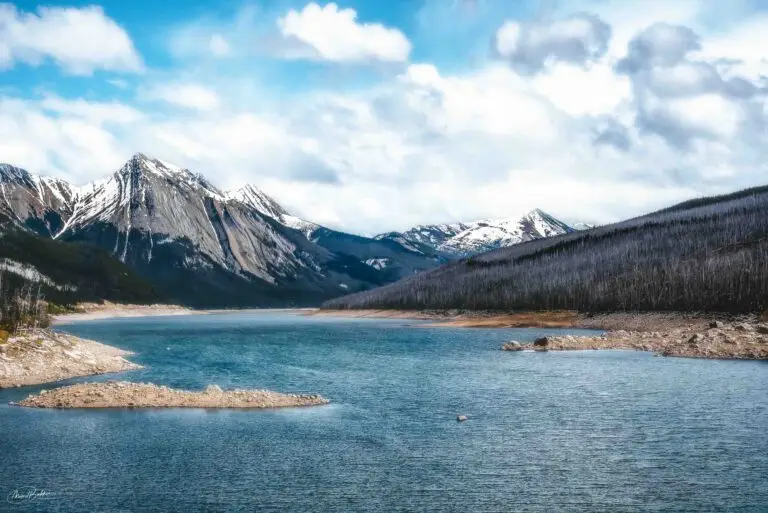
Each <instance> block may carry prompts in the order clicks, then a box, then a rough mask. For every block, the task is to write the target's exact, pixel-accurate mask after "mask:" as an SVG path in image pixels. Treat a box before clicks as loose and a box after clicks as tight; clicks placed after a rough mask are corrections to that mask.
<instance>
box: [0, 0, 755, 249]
mask: <svg viewBox="0 0 768 513" xmlns="http://www.w3.org/2000/svg"><path fill="white" fill-rule="evenodd" d="M53 1H54V2H55V1H56V0H53ZM767 48H768V0H664V1H661V0H539V1H533V0H349V1H347V0H339V1H338V2H335V3H333V2H324V1H321V2H307V1H306V0H304V1H294V0H256V1H252V2H240V1H231V0H219V1H218V2H212V1H202V0H184V1H181V0H165V1H163V2H157V1H148V0H134V1H131V2H125V1H123V0H120V1H112V0H110V1H103V2H101V3H98V4H95V3H90V2H79V1H75V2H70V3H66V4H57V3H46V4H37V3H35V2H26V1H25V2H17V3H0V162H7V163H10V164H13V165H16V166H19V167H23V168H25V169H27V170H29V171H30V172H33V173H37V174H42V175H50V176H56V177H60V178H64V179H67V180H69V181H71V182H73V183H75V184H85V183H87V182H89V181H91V180H95V179H100V178H104V177H106V176H107V175H108V174H109V173H111V172H113V171H115V170H117V169H119V168H120V167H121V166H122V164H123V163H124V162H125V161H126V160H128V159H129V158H130V157H131V155H133V154H135V153H137V152H142V153H145V154H147V155H149V156H151V157H155V158H160V159H162V160H165V161H169V162H173V163H174V164H177V165H180V166H183V167H186V168H189V169H190V170H192V171H194V172H197V173H201V174H203V175H204V176H206V177H207V178H208V179H209V180H210V181H212V182H213V183H214V184H216V185H217V186H218V187H219V188H221V189H225V190H226V189H233V188H237V187H240V186H242V185H244V184H246V183H250V184H254V185H256V186H258V187H260V188H261V189H263V190H264V191H266V192H267V193H268V194H270V195H272V196H273V197H274V198H275V199H277V200H278V201H279V202H280V203H282V204H283V205H284V206H285V207H286V208H287V209H288V210H289V211H291V212H292V213H294V214H295V215H299V216H301V217H304V218H306V219H309V220H312V221H314V222H318V223H321V224H325V225H327V226H330V227H333V228H337V229H343V230H347V231H351V232H355V233H362V234H375V233H379V232H383V231H389V230H402V229H407V228H409V227H411V226H413V225H416V224H427V223H441V222H453V221H469V220H474V219H480V218H498V217H515V216H518V215H520V214H522V213H523V212H526V211H528V210H531V209H533V208H541V209H543V210H545V211H547V212H549V213H551V214H553V215H555V216H557V217H560V218H561V219H563V220H565V221H568V222H578V221H583V222H590V223H600V224H602V223H609V222H613V221H617V220H620V219H624V218H628V217H632V216H635V215H640V214H643V213H646V212H649V211H652V210H655V209H658V208H661V207H664V206H668V205H670V204H673V203H676V202H679V201H683V200H686V199H689V198H692V197H697V196H701V195H711V194H716V193H722V192H729V191H734V190H738V189H740V188H745V187H749V186H754V185H763V184H766V183H768V158H766V157H768V130H767V128H768V108H767V106H768V104H767V102H766V100H767V98H768V78H767V77H768V51H766V49H767Z"/></svg>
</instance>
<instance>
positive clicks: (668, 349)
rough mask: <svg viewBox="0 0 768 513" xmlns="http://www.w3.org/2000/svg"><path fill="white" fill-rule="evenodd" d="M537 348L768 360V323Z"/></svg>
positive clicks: (619, 334)
mask: <svg viewBox="0 0 768 513" xmlns="http://www.w3.org/2000/svg"><path fill="white" fill-rule="evenodd" d="M525 347H526V346H524V345H521V344H520V343H518V342H515V341H511V342H508V343H506V344H504V345H503V346H502V350H504V351H521V350H523V349H524V348H525ZM528 347H530V348H531V349H533V350H536V351H579V350H590V349H630V350H637V351H649V352H653V353H656V354H659V355H661V356H679V357H687V358H710V359H741V360H766V359H768V324H764V323H757V322H722V321H712V322H711V323H710V324H709V325H708V327H703V328H702V327H700V326H695V325H691V326H682V327H676V328H670V329H665V330H664V331H626V330H616V331H609V332H607V333H606V334H605V335H604V336H598V337H577V336H572V335H565V336H548V337H541V338H538V339H536V341H535V342H534V343H533V345H532V346H528Z"/></svg>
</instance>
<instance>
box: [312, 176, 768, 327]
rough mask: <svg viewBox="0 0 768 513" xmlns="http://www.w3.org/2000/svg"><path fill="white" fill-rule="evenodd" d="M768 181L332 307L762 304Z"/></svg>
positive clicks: (749, 308) (765, 297)
mask: <svg viewBox="0 0 768 513" xmlns="http://www.w3.org/2000/svg"><path fill="white" fill-rule="evenodd" d="M766 262H768V187H759V188H754V189H748V190H744V191H740V192H736V193H733V194H729V195H725V196H717V197H712V198H700V199H695V200H691V201H688V202H685V203H681V204H679V205H675V206H673V207H670V208H667V209H664V210H661V211H659V212H655V213H652V214H648V215H646V216H643V217H638V218H635V219H630V220H628V221H624V222H620V223H616V224H611V225H605V226H600V227H597V228H593V229H591V230H586V231H578V232H574V231H571V232H567V233H564V234H562V235H558V236H555V237H550V238H545V239H537V240H531V241H528V242H524V243H522V244H517V245H514V246H511V247H507V248H502V249H499V250H496V251H491V252H488V253H483V254H479V255H475V256H472V257H469V258H465V259H462V260H459V261H455V262H451V263H449V264H446V265H444V266H441V267H438V268H436V269H432V270H429V271H426V272H424V273H421V274H419V275H417V276H413V277H410V278H406V279H403V280H401V281H399V282H397V283H394V284H391V285H387V286H384V287H381V288H379V289H374V290H370V291H365V292H361V293H358V294H352V295H349V296H346V297H342V298H338V299H335V300H331V301H329V302H327V303H325V305H324V306H326V307H328V308H375V309H385V308H397V309H415V310H421V309H469V310H504V311H511V310H561V309H567V310H580V311H615V310H652V311H659V310H667V311H675V310H678V311H729V312H757V311H763V310H765V308H766V307H768V267H767V266H766V265H765V263H766Z"/></svg>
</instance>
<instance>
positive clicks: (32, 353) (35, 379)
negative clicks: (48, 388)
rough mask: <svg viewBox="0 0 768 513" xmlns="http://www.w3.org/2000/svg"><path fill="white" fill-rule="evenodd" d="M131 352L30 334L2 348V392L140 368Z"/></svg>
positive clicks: (46, 334)
mask: <svg viewBox="0 0 768 513" xmlns="http://www.w3.org/2000/svg"><path fill="white" fill-rule="evenodd" d="M130 354H131V353H130V352H128V351H123V350H122V349H117V348H116V347H111V346H107V345H104V344H99V343H98V342H94V341H92V340H86V339H82V338H78V337H75V336H73V335H67V334H64V333H57V332H55V331H51V330H30V331H27V332H25V333H23V334H20V335H18V336H14V337H11V338H9V339H8V341H7V342H6V343H5V344H0V388H8V387H16V386H24V385H36V384H40V383H49V382H52V381H60V380H62V379H68V378H74V377H78V376H91V375H94V374H104V373H107V372H121V371H127V370H133V369H139V368H141V367H140V366H139V365H136V364H135V363H131V362H129V361H128V360H126V359H125V358H124V357H125V356H128V355H130Z"/></svg>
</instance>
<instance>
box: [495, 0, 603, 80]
mask: <svg viewBox="0 0 768 513" xmlns="http://www.w3.org/2000/svg"><path fill="white" fill-rule="evenodd" d="M610 36H611V28H610V26H608V25H607V24H606V23H605V22H603V21H602V20H601V19H600V18H599V17H597V16H595V15H594V14H588V13H578V14H573V15H570V16H567V17H564V18H561V19H555V20H550V21H530V22H519V21H511V20H510V21H506V22H504V24H503V25H502V26H501V27H500V28H499V30H498V31H497V32H496V37H495V41H494V47H495V49H496V52H497V53H498V54H499V56H500V57H503V58H504V59H507V60H509V62H510V63H511V64H512V66H514V67H515V68H517V69H520V70H521V71H525V72H538V71H540V70H541V69H542V68H543V67H545V66H546V65H547V64H550V63H552V62H558V61H561V62H568V63H571V64H579V65H583V64H586V63H588V62H591V61H594V60H596V59H598V58H600V57H601V56H602V55H603V54H604V53H605V52H606V50H607V48H608V41H609V39H610Z"/></svg>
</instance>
